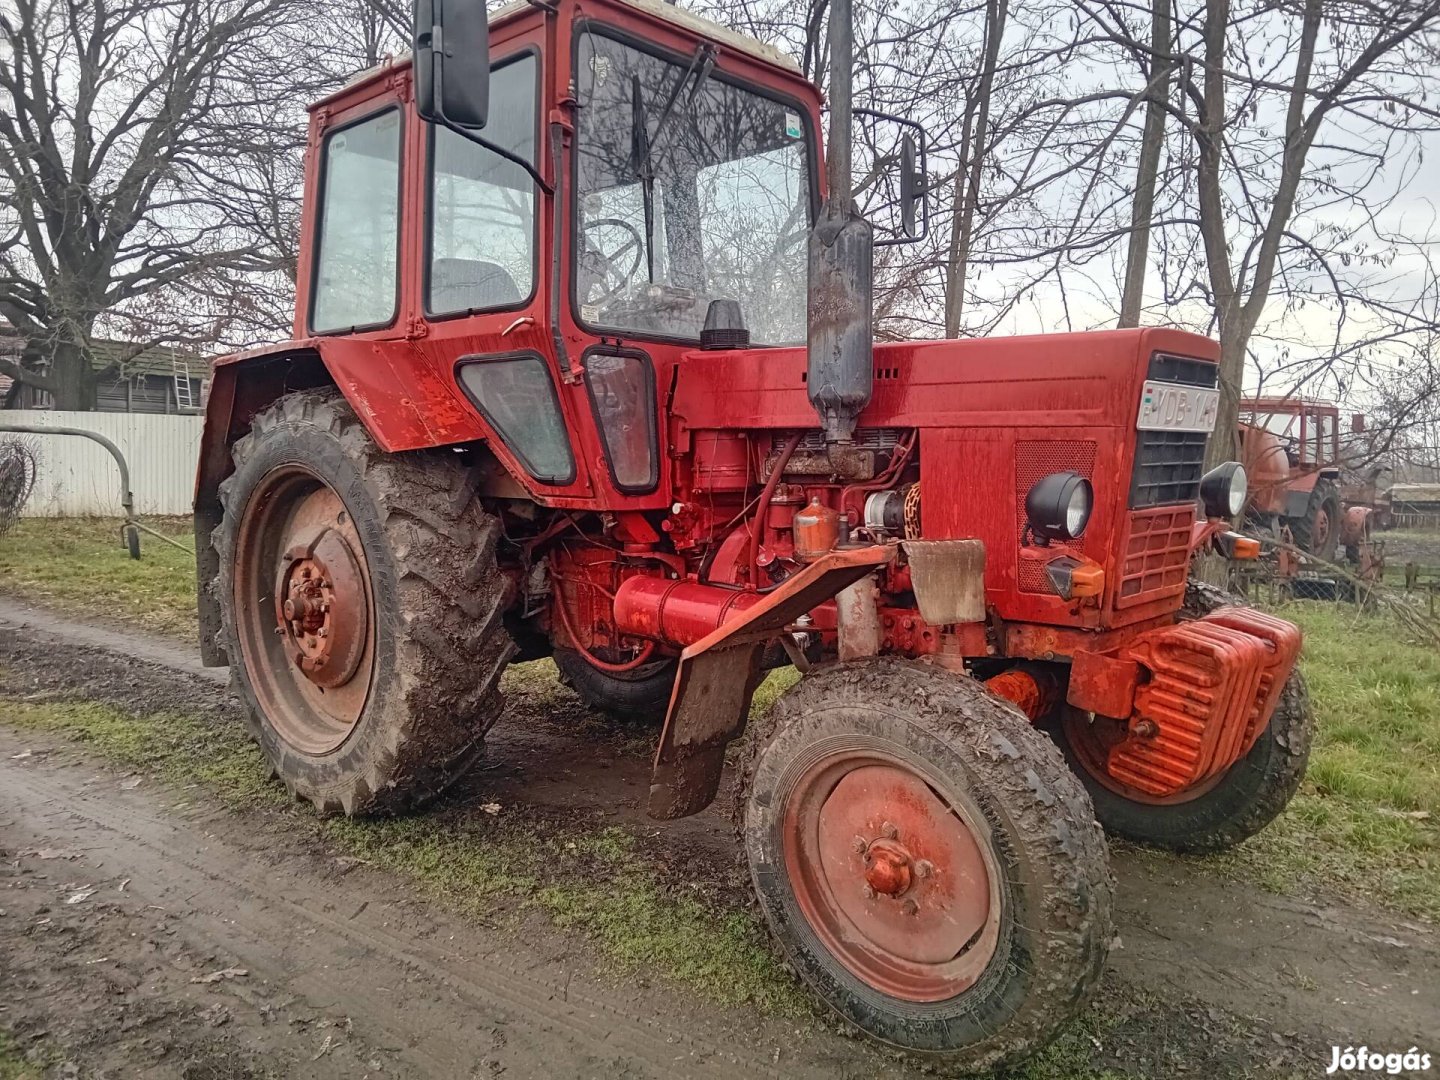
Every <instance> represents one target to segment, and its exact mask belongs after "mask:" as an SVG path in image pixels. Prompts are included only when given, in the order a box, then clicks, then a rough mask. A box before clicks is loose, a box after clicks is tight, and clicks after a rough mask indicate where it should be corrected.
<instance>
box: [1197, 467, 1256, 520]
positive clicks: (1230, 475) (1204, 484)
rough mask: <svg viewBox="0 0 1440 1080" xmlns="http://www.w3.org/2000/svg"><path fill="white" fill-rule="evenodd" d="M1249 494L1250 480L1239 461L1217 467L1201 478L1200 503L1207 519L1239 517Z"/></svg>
mask: <svg viewBox="0 0 1440 1080" xmlns="http://www.w3.org/2000/svg"><path fill="white" fill-rule="evenodd" d="M1249 494H1250V480H1249V478H1248V477H1247V476H1246V475H1245V467H1244V466H1243V465H1241V464H1240V463H1239V462H1238V461H1227V462H1225V463H1224V464H1222V465H1216V466H1215V468H1213V469H1211V470H1210V471H1209V472H1207V473H1206V474H1205V475H1204V476H1202V477H1201V478H1200V502H1201V503H1202V504H1203V505H1204V507H1205V516H1206V517H1227V518H1233V517H1238V516H1239V515H1240V511H1242V510H1244V509H1245V499H1246V496H1248V495H1249Z"/></svg>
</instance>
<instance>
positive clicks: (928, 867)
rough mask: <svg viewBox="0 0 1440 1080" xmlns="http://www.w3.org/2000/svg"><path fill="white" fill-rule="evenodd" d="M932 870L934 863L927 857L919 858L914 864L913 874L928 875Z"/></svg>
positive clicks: (918, 875)
mask: <svg viewBox="0 0 1440 1080" xmlns="http://www.w3.org/2000/svg"><path fill="white" fill-rule="evenodd" d="M934 870H935V864H934V863H932V862H931V861H930V860H929V859H921V860H920V861H919V862H917V863H916V864H915V876H916V877H919V878H927V877H929V876H930V875H931V873H932V872H933V871H934Z"/></svg>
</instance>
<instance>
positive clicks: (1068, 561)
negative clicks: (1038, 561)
mask: <svg viewBox="0 0 1440 1080" xmlns="http://www.w3.org/2000/svg"><path fill="white" fill-rule="evenodd" d="M1045 573H1046V576H1048V577H1049V578H1050V584H1051V585H1052V586H1054V588H1055V592H1056V593H1058V594H1059V596H1060V598H1061V599H1062V600H1078V599H1081V598H1082V597H1087V596H1099V595H1100V594H1101V593H1102V592H1104V591H1105V568H1104V567H1102V566H1101V565H1100V564H1099V563H1097V562H1091V561H1090V560H1089V559H1077V558H1074V557H1073V556H1070V555H1062V556H1061V557H1060V558H1058V559H1051V560H1050V561H1049V562H1048V563H1046V564H1045Z"/></svg>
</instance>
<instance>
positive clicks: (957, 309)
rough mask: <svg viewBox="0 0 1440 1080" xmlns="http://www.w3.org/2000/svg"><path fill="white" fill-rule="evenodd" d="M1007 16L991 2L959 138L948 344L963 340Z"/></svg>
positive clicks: (1004, 4) (1003, 2)
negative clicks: (980, 58)
mask: <svg viewBox="0 0 1440 1080" xmlns="http://www.w3.org/2000/svg"><path fill="white" fill-rule="evenodd" d="M1009 12H1010V5H1009V0H987V3H986V5H985V56H984V59H983V61H982V67H981V69H980V81H979V83H978V84H977V86H976V90H975V99H974V101H973V102H972V103H971V104H972V106H973V111H972V112H970V114H969V115H967V117H966V120H965V125H964V131H963V132H962V136H961V138H962V144H961V152H960V167H959V168H958V169H957V170H956V171H955V217H954V220H953V221H952V222H951V224H950V252H949V258H948V259H947V260H946V267H945V269H946V276H945V336H946V337H949V338H953V337H958V336H959V334H960V317H961V315H962V314H963V313H964V309H965V277H966V274H967V272H968V271H969V267H970V243H971V240H972V238H973V236H974V230H975V208H976V206H977V205H978V204H979V202H980V176H981V173H982V171H983V170H984V167H985V154H986V152H987V151H988V149H989V146H988V144H987V142H986V135H987V131H986V129H987V128H988V127H989V126H990V93H991V91H992V90H993V89H994V86H995V68H996V66H997V65H998V63H999V58H1000V39H1001V38H1003V37H1004V36H1005V21H1006V19H1007V17H1008V15H1009Z"/></svg>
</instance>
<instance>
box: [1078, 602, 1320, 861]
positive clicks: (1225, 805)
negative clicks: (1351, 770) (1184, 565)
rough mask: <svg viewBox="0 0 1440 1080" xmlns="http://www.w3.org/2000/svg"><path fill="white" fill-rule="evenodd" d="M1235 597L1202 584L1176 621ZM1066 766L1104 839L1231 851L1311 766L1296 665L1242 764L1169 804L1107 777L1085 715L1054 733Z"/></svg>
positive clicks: (1276, 809)
mask: <svg viewBox="0 0 1440 1080" xmlns="http://www.w3.org/2000/svg"><path fill="white" fill-rule="evenodd" d="M1230 605H1238V606H1242V607H1244V606H1248V605H1246V603H1245V601H1244V600H1242V599H1241V598H1240V597H1237V596H1233V595H1231V594H1229V593H1227V592H1225V591H1224V590H1223V589H1219V588H1217V587H1215V586H1213V585H1208V584H1205V583H1203V582H1198V581H1192V582H1190V583H1189V585H1188V586H1187V587H1186V592H1185V606H1184V607H1183V609H1182V610H1181V616H1182V618H1186V619H1198V618H1201V617H1203V616H1205V615H1207V614H1209V613H1210V612H1212V611H1215V610H1217V609H1219V608H1222V607H1227V606H1230ZM1056 727H1057V728H1058V732H1057V734H1058V738H1059V741H1060V744H1061V747H1062V749H1063V750H1064V753H1065V756H1066V758H1067V759H1068V760H1069V761H1070V762H1071V764H1072V766H1073V767H1074V769H1075V771H1076V772H1077V773H1078V774H1079V775H1080V777H1081V779H1082V780H1083V781H1084V783H1085V786H1086V788H1087V789H1089V792H1090V798H1091V799H1092V800H1093V801H1094V803H1095V814H1096V816H1097V817H1099V819H1100V823H1101V824H1102V825H1104V826H1105V829H1106V831H1108V832H1111V833H1113V834H1115V835H1116V836H1123V837H1125V838H1126V839H1128V840H1134V841H1136V842H1138V843H1142V844H1149V845H1151V846H1153V847H1161V848H1167V849H1169V850H1171V851H1181V852H1205V851H1220V850H1223V849H1225V848H1228V847H1234V846H1235V845H1236V844H1238V843H1240V842H1241V841H1242V840H1246V839H1248V838H1250V837H1251V836H1254V835H1255V834H1256V833H1258V832H1259V831H1260V830H1261V829H1263V828H1265V826H1266V825H1268V824H1270V822H1271V821H1273V820H1274V819H1275V818H1276V817H1277V816H1278V815H1279V813H1280V811H1282V810H1284V809H1285V807H1286V806H1287V805H1288V804H1289V802H1290V800H1291V798H1293V797H1294V795H1295V791H1296V789H1298V788H1299V786H1300V781H1301V780H1302V779H1304V777H1305V767H1306V765H1307V764H1308V762H1309V760H1310V744H1311V742H1312V741H1313V739H1314V736H1315V717H1314V713H1313V712H1312V711H1311V709H1310V695H1309V693H1308V692H1307V691H1306V688H1305V678H1304V676H1302V675H1301V674H1300V668H1299V666H1298V665H1297V666H1296V667H1295V668H1294V669H1293V670H1292V671H1291V672H1290V677H1289V679H1288V680H1287V681H1286V683H1285V689H1284V691H1283V692H1282V693H1281V695H1280V701H1279V702H1278V703H1277V704H1276V706H1275V712H1274V715H1272V716H1271V717H1270V723H1269V724H1268V725H1267V726H1266V728H1265V730H1264V731H1263V732H1261V734H1260V737H1259V738H1258V739H1256V740H1255V745H1254V746H1252V747H1251V748H1250V751H1249V753H1247V754H1246V755H1245V756H1244V757H1243V758H1241V759H1240V760H1239V761H1237V762H1236V763H1235V764H1234V765H1232V766H1230V768H1229V770H1227V771H1226V772H1224V773H1222V774H1221V775H1220V776H1218V777H1216V778H1215V779H1214V780H1213V781H1211V782H1209V783H1205V784H1201V785H1199V786H1198V787H1196V788H1194V789H1192V790H1190V791H1183V792H1181V793H1180V794H1179V795H1176V796H1174V797H1172V798H1169V799H1159V800H1157V799H1152V798H1148V797H1146V796H1144V795H1143V794H1141V793H1139V792H1135V791H1132V790H1130V789H1128V788H1126V787H1124V786H1123V785H1121V784H1119V783H1118V782H1117V781H1116V780H1114V778H1112V777H1111V776H1110V775H1109V773H1108V772H1107V771H1106V769H1105V765H1104V760H1105V759H1104V749H1103V746H1104V744H1103V741H1102V740H1100V738H1099V735H1098V733H1097V731H1096V729H1095V721H1094V720H1093V719H1092V718H1091V716H1090V714H1088V713H1082V712H1079V711H1078V710H1074V709H1069V710H1067V711H1066V712H1065V714H1064V715H1063V716H1062V717H1061V719H1060V722H1059V723H1058V724H1057V725H1056Z"/></svg>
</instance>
